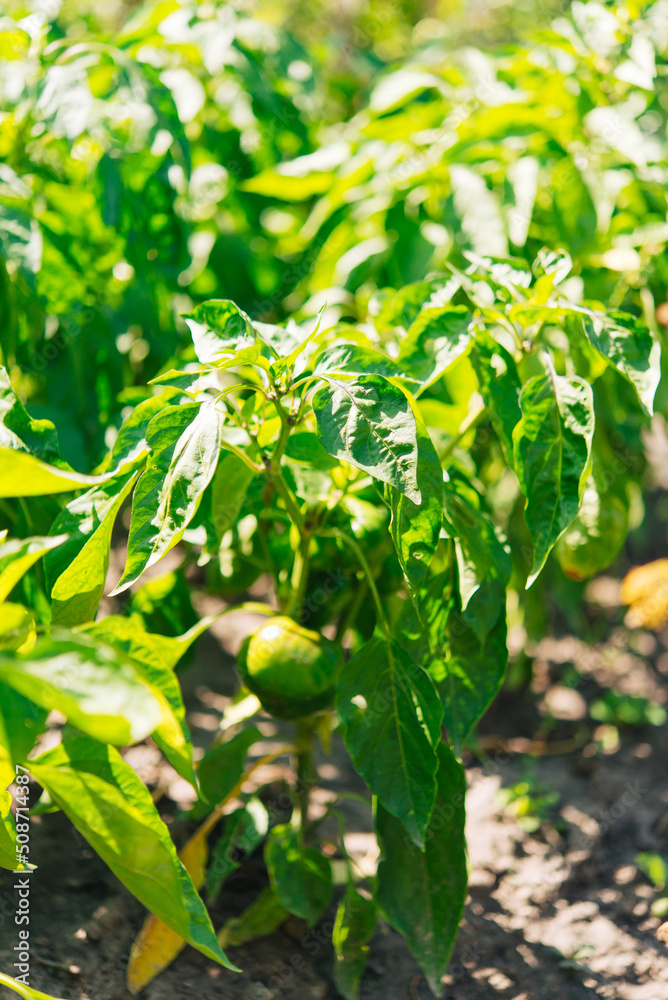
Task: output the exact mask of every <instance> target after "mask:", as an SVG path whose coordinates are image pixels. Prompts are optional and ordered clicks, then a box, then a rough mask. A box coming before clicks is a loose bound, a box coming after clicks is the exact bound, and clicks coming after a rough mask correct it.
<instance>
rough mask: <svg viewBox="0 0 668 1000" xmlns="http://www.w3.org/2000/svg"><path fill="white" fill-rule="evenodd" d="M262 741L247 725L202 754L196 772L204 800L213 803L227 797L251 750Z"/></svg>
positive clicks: (260, 735) (256, 730)
mask: <svg viewBox="0 0 668 1000" xmlns="http://www.w3.org/2000/svg"><path fill="white" fill-rule="evenodd" d="M261 739H262V734H261V733H260V731H259V730H258V729H256V728H255V726H250V727H249V728H248V729H243V730H242V731H241V732H240V733H237V735H236V736H233V737H232V739H231V740H228V741H227V742H226V743H221V744H220V746H217V747H213V748H212V749H211V750H208V751H207V753H205V754H204V756H203V757H202V759H201V761H200V763H199V767H198V769H197V776H198V778H199V784H200V789H201V794H202V798H203V799H205V800H206V801H207V802H211V803H212V804H213V803H218V802H222V801H223V800H224V799H225V798H227V796H228V795H229V794H230V792H231V791H233V789H234V788H235V787H236V785H237V783H238V782H239V779H240V778H241V776H242V774H243V773H244V765H245V763H246V756H247V754H248V751H249V749H250V747H251V746H252V745H253V743H257V742H258V741H260V740H261Z"/></svg>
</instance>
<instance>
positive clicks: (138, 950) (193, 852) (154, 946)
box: [127, 825, 209, 996]
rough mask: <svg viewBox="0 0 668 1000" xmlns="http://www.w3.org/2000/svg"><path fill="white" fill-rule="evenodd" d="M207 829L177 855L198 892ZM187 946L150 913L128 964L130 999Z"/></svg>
mask: <svg viewBox="0 0 668 1000" xmlns="http://www.w3.org/2000/svg"><path fill="white" fill-rule="evenodd" d="M207 833H208V826H207V825H203V826H202V827H200V829H199V830H198V831H197V832H196V833H195V834H193V836H192V837H191V838H190V840H189V841H188V843H187V844H186V845H185V847H184V848H183V850H182V851H181V852H180V854H179V858H180V860H181V862H182V863H183V866H184V868H185V869H186V871H187V872H188V874H189V875H190V877H191V879H192V880H193V884H194V886H195V888H196V889H201V887H202V886H203V885H204V879H205V876H206V863H207V859H208V853H209V852H208V848H207V843H206V837H207ZM185 944H186V942H185V941H184V940H183V938H182V937H180V935H178V934H177V933H176V931H173V930H171V928H169V927H167V926H166V924H163V922H162V921H161V920H158V918H157V917H154V916H153V914H152V913H149V915H148V917H147V918H146V920H145V921H144V926H143V927H142V929H141V930H140V932H139V934H138V935H137V937H136V939H135V942H134V944H133V945H132V951H131V952H130V959H129V961H128V971H127V987H128V990H129V991H130V993H132V995H133V996H136V995H137V994H138V993H139V991H140V990H143V989H144V987H145V986H148V984H149V983H150V982H152V980H153V979H155V977H156V976H157V975H159V974H160V973H161V972H164V970H165V969H166V968H167V967H168V966H169V965H171V964H172V962H173V961H174V959H175V958H176V957H177V955H179V954H180V953H181V952H182V951H183V949H184V947H185Z"/></svg>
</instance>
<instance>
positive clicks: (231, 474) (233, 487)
mask: <svg viewBox="0 0 668 1000" xmlns="http://www.w3.org/2000/svg"><path fill="white" fill-rule="evenodd" d="M253 476H254V473H253V470H252V469H249V468H248V466H247V465H246V463H245V462H243V461H242V460H241V459H240V458H239V457H238V455H235V454H233V452H226V453H225V454H224V455H223V456H222V458H221V459H220V461H219V462H218V466H217V468H216V474H215V475H214V477H213V481H212V483H211V520H212V522H213V526H214V528H215V531H216V536H217V537H218V540H219V541H220V539H221V538H222V537H223V535H224V534H225V532H226V531H228V530H229V529H230V528H232V527H233V526H234V525H235V524H236V523H237V521H238V520H239V514H240V513H241V508H242V507H243V503H244V500H245V499H246V493H247V491H248V487H249V486H250V483H251V480H252V479H253Z"/></svg>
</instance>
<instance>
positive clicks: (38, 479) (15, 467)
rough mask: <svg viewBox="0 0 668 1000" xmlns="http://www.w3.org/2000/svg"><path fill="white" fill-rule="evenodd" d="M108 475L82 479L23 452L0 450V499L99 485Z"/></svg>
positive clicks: (64, 491)
mask: <svg viewBox="0 0 668 1000" xmlns="http://www.w3.org/2000/svg"><path fill="white" fill-rule="evenodd" d="M106 479H108V476H86V475H84V474H83V473H79V472H72V471H68V470H66V469H58V468H56V466H55V465H48V464H47V463H46V462H42V461H41V460H40V459H39V458H36V457H35V455H29V454H28V453H27V452H25V451H13V450H12V449H11V448H0V499H1V500H4V499H6V498H7V497H39V496H46V495H48V494H51V493H70V492H72V491H73V490H80V489H81V488H82V487H84V486H95V485H97V484H98V483H103V482H104V481H105V480H106Z"/></svg>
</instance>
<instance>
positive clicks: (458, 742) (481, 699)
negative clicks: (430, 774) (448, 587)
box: [429, 602, 508, 755]
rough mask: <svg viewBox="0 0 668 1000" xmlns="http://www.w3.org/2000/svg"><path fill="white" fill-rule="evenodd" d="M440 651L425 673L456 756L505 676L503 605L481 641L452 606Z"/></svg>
mask: <svg viewBox="0 0 668 1000" xmlns="http://www.w3.org/2000/svg"><path fill="white" fill-rule="evenodd" d="M444 647H445V649H446V650H447V652H446V654H445V656H444V657H443V659H442V660H438V659H435V660H432V663H431V665H430V667H429V673H430V674H431V676H432V678H433V680H434V682H435V683H436V687H437V688H438V691H439V693H440V695H441V699H442V702H443V708H444V718H443V722H444V725H445V727H446V729H447V731H448V734H449V736H450V739H451V741H452V743H453V745H454V748H455V752H456V753H457V754H458V755H460V754H461V751H462V747H463V745H464V741H465V739H466V737H467V736H468V734H469V733H470V732H471V730H472V729H473V727H474V726H475V724H476V722H478V720H479V719H481V718H482V716H483V715H484V714H485V712H486V711H487V709H488V708H489V706H490V704H491V703H492V701H493V700H494V698H495V697H496V695H497V694H498V693H499V690H500V688H501V685H502V683H503V679H504V677H505V674H506V666H507V663H508V647H507V645H506V610H505V602H502V603H501V607H500V609H499V617H498V619H497V621H496V623H495V624H494V625H493V626H492V627H491V628H490V629H489V630H488V631H487V633H486V634H485V637H484V639H483V640H481V639H480V638H479V637H478V635H476V633H475V631H474V629H473V628H472V627H471V625H470V624H469V622H468V621H466V619H465V618H464V616H463V614H462V612H461V609H460V608H459V607H458V605H457V604H455V606H454V607H453V608H452V609H451V610H450V613H449V614H448V617H447V625H446V631H445V637H444Z"/></svg>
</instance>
